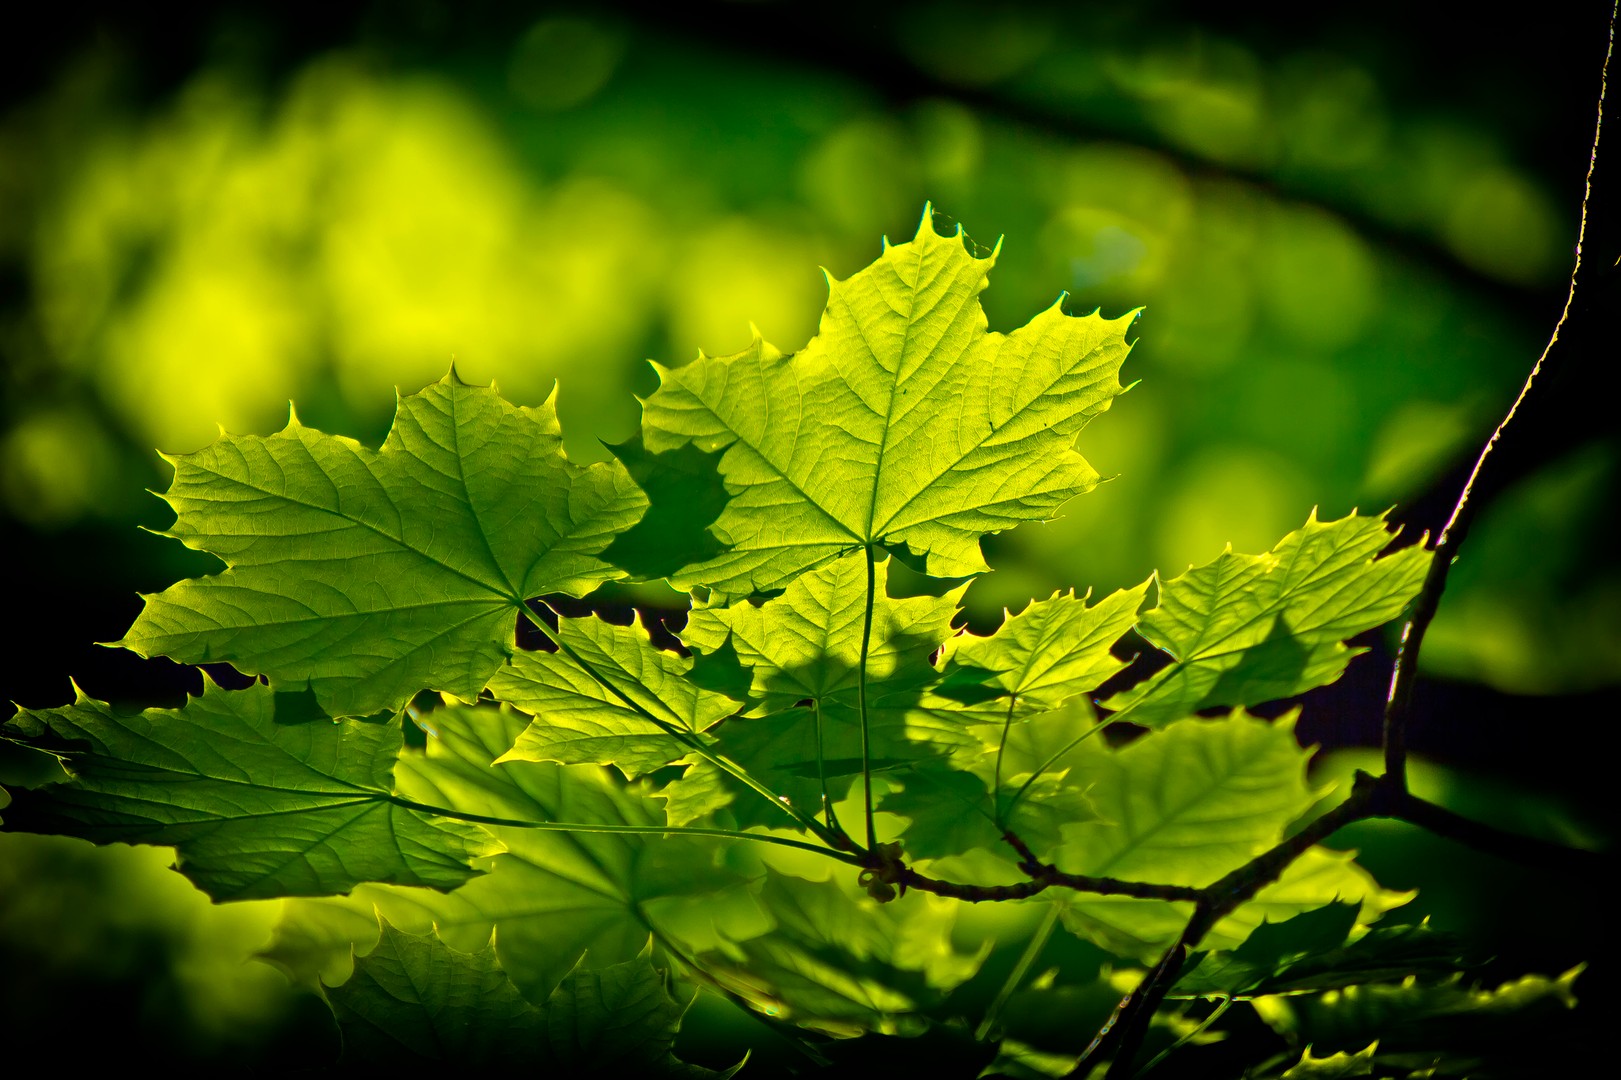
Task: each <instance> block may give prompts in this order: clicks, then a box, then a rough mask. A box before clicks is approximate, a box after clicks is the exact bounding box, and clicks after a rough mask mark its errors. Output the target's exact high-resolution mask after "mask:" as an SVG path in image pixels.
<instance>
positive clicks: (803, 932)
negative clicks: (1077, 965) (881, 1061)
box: [705, 875, 984, 1036]
mask: <svg viewBox="0 0 1621 1080" xmlns="http://www.w3.org/2000/svg"><path fill="white" fill-rule="evenodd" d="M761 899H762V901H763V902H764V903H765V905H766V907H767V910H769V911H770V912H771V914H772V917H773V919H774V921H775V927H774V929H773V931H772V933H770V934H766V935H762V936H759V937H755V938H751V939H750V940H748V941H746V942H743V943H741V944H740V945H737V946H735V947H733V948H732V949H729V950H728V952H729V953H731V954H732V957H733V958H734V959H732V960H730V961H729V960H728V959H724V958H722V957H720V956H709V957H705V962H706V965H708V966H709V967H710V970H711V972H712V974H713V975H714V976H715V977H716V978H718V979H719V980H720V981H721V983H722V984H723V985H725V986H727V988H728V989H731V990H733V991H734V992H736V993H738V994H739V995H740V996H742V997H743V998H745V999H746V1000H748V1001H749V1002H750V1003H751V1004H753V1005H754V1006H755V1007H756V1008H758V1009H760V1010H762V1011H764V1012H767V1013H769V1014H771V1015H774V1016H780V1017H783V1018H785V1019H789V1020H792V1021H793V1022H795V1023H797V1024H801V1025H804V1026H806V1027H813V1028H817V1029H820V1030H823V1031H828V1032H831V1033H833V1034H837V1035H845V1036H849V1035H856V1034H861V1033H863V1032H874V1031H875V1032H883V1033H887V1034H916V1033H918V1031H920V1030H921V1029H922V1027H923V1026H924V1023H925V1022H924V1020H923V1018H922V1017H920V1016H919V1015H917V1014H918V1012H919V1011H920V1010H921V1009H923V1008H925V1007H927V1006H929V1005H933V1004H935V1003H937V1002H938V1001H939V1000H940V999H941V998H943V997H944V996H945V994H946V992H947V991H949V990H951V989H953V988H955V987H956V986H958V985H960V984H961V983H963V982H965V981H966V980H967V979H969V978H970V977H971V976H972V975H973V974H974V972H975V971H977V970H978V969H979V965H980V963H981V962H982V961H983V960H984V953H983V952H981V953H979V954H969V953H961V952H958V951H957V950H956V949H955V948H954V947H953V946H952V943H951V924H952V922H953V917H952V909H951V905H950V904H949V903H947V902H944V901H941V900H940V899H939V898H937V897H930V896H919V897H916V898H914V899H913V900H911V901H909V902H908V904H907V905H906V906H905V908H904V909H903V910H902V909H898V906H897V905H888V906H879V905H877V904H875V903H874V902H873V901H872V900H870V899H868V898H867V897H865V896H858V895H852V893H851V892H850V891H849V890H848V888H846V887H844V886H842V885H841V884H840V883H839V882H836V881H829V880H823V881H808V880H804V879H802V878H798V877H793V876H789V875H773V876H772V877H770V878H768V879H767V880H766V883H765V887H764V890H763V893H762V897H761Z"/></svg>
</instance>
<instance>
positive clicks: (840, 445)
mask: <svg viewBox="0 0 1621 1080" xmlns="http://www.w3.org/2000/svg"><path fill="white" fill-rule="evenodd" d="M995 260H996V256H995V254H994V253H993V254H992V255H989V256H987V257H985V258H976V257H974V256H973V255H971V254H970V253H969V251H968V248H967V245H966V243H965V241H964V239H963V238H962V237H961V236H960V235H958V236H952V237H944V236H940V235H939V234H938V233H936V232H935V230H934V224H933V221H932V215H931V213H929V212H927V211H926V212H925V213H924V216H923V221H922V222H921V224H920V225H919V227H918V231H917V235H916V236H915V237H914V238H913V239H912V240H911V241H909V242H907V243H904V244H897V245H892V246H891V245H887V244H886V246H885V249H884V253H883V255H882V256H880V257H879V259H878V261H877V262H875V263H873V264H872V265H871V266H869V267H867V268H866V269H864V270H861V271H859V272H857V273H856V274H854V275H852V276H851V277H849V278H847V279H845V280H843V281H830V294H829V297H828V304H827V310H826V312H825V313H824V314H823V316H822V321H821V326H820V329H819V331H818V333H817V335H816V336H815V337H814V338H812V339H811V341H810V343H809V344H807V345H806V346H805V348H804V349H803V350H802V351H801V352H799V353H797V354H795V355H792V356H784V355H783V354H782V353H781V352H780V351H778V350H777V349H776V348H775V347H773V346H771V345H769V344H767V343H766V342H764V341H762V340H760V339H758V338H756V339H755V341H754V342H753V343H752V344H751V345H750V346H749V347H748V348H747V349H745V350H744V351H742V352H740V353H738V354H736V355H734V356H725V357H707V356H701V357H699V359H698V360H697V361H696V362H694V363H692V364H689V365H688V366H686V367H683V368H678V369H674V370H672V369H669V368H665V367H658V374H659V381H660V386H659V389H658V390H657V391H656V392H655V393H654V394H653V395H652V397H650V398H649V399H648V400H647V402H646V405H645V407H644V410H643V439H644V441H645V443H646V447H647V449H648V450H651V451H654V452H655V453H666V452H670V451H673V450H678V449H680V448H682V447H685V446H689V445H695V446H697V447H698V448H699V449H701V450H704V451H715V450H723V451H724V455H723V456H722V458H721V461H720V472H721V475H722V476H723V477H724V478H725V482H726V486H727V488H728V490H729V491H730V492H731V493H732V498H731V500H730V501H729V502H728V503H727V504H726V507H725V509H724V510H722V511H721V513H720V516H719V518H718V519H717V520H716V521H715V523H714V525H713V526H712V527H711V528H712V531H713V532H714V534H715V535H716V536H717V537H718V538H720V539H721V540H722V541H723V542H724V543H725V545H726V550H725V551H723V552H721V553H720V554H717V555H715V556H713V557H711V558H708V559H704V560H702V561H700V562H696V563H694V564H692V565H689V566H687V567H684V568H682V569H681V570H680V571H679V572H677V573H673V574H671V575H670V578H671V581H672V582H673V583H675V584H676V585H678V586H681V587H686V586H687V585H706V586H710V587H712V588H714V589H715V590H716V591H717V592H718V593H720V594H721V595H722V596H727V597H731V596H739V595H743V594H747V593H753V592H762V591H772V590H777V589H781V588H783V587H784V586H785V585H787V584H788V583H789V582H790V581H792V580H793V578H794V577H795V576H797V575H798V574H801V573H804V572H805V571H807V570H812V569H815V568H816V567H818V566H821V565H824V564H825V563H827V562H830V561H832V560H833V559H836V558H838V557H839V556H840V555H841V554H844V553H845V552H848V551H851V550H853V549H856V548H860V547H864V546H871V545H875V544H885V545H891V546H905V547H907V548H910V549H911V550H912V551H914V552H917V553H919V554H921V555H923V556H925V557H926V559H927V565H928V571H929V573H931V574H934V575H937V576H943V577H953V576H962V575H966V574H975V573H978V572H980V571H983V570H985V569H986V565H985V562H984V559H983V558H982V557H981V555H980V551H979V541H980V537H982V536H983V535H984V534H986V533H992V532H1000V531H1001V530H1003V529H1007V528H1011V527H1012V526H1014V525H1017V524H1019V523H1020V522H1022V521H1040V520H1044V519H1046V518H1048V517H1050V516H1051V515H1052V513H1053V511H1054V510H1056V509H1057V508H1058V506H1059V505H1060V504H1061V503H1063V502H1064V501H1065V500H1067V499H1069V498H1070V497H1071V496H1073V495H1077V494H1079V493H1081V492H1083V491H1086V490H1087V489H1089V488H1091V487H1092V486H1093V485H1095V484H1096V483H1097V481H1098V479H1099V478H1098V474H1097V473H1096V472H1095V471H1094V470H1093V469H1092V467H1091V466H1090V465H1088V464H1087V463H1086V461H1085V459H1084V458H1082V457H1081V456H1080V454H1078V453H1076V451H1075V450H1074V449H1073V443H1074V441H1075V436H1076V435H1077V434H1078V433H1079V432H1080V430H1081V429H1082V428H1083V427H1084V426H1085V425H1086V423H1087V422H1088V421H1089V420H1091V418H1092V417H1093V416H1095V415H1097V414H1098V413H1100V412H1102V411H1104V410H1105V409H1107V408H1108V407H1109V403H1110V402H1111V401H1112V400H1113V399H1114V398H1115V396H1116V395H1118V394H1119V393H1120V392H1121V390H1122V387H1121V385H1120V383H1119V381H1118V378H1117V376H1118V372H1119V370H1120V364H1121V362H1122V361H1123V360H1124V359H1125V356H1126V352H1127V348H1128V347H1127V345H1126V341H1125V336H1124V335H1125V331H1126V329H1127V327H1129V326H1130V324H1131V322H1132V320H1133V319H1134V318H1135V316H1134V315H1127V316H1124V317H1122V318H1120V319H1114V320H1109V319H1103V318H1100V317H1099V316H1097V315H1095V314H1094V315H1088V316H1083V317H1072V316H1068V315H1065V314H1064V313H1063V311H1061V310H1060V306H1059V304H1054V305H1053V306H1052V307H1050V308H1048V309H1047V310H1046V311H1044V312H1042V313H1041V314H1040V315H1038V316H1036V317H1035V318H1034V319H1033V320H1031V322H1030V323H1029V324H1028V325H1026V326H1025V327H1023V328H1022V329H1020V330H1016V331H1014V332H1013V333H1011V334H1007V335H1003V334H1000V333H987V332H986V321H985V315H984V312H983V311H982V310H981V308H980V306H979V299H978V297H979V292H980V290H982V289H983V288H984V287H985V285H986V283H987V278H986V275H987V274H988V273H989V271H990V269H991V266H992V265H993V264H994V262H995Z"/></svg>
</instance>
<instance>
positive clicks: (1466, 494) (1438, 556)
mask: <svg viewBox="0 0 1621 1080" xmlns="http://www.w3.org/2000/svg"><path fill="white" fill-rule="evenodd" d="M1617 6H1618V5H1615V4H1612V5H1611V8H1610V26H1609V41H1608V44H1607V45H1606V47H1605V50H1604V63H1603V65H1602V66H1601V67H1600V69H1599V94H1598V115H1597V118H1596V119H1595V120H1594V123H1593V145H1592V150H1591V152H1590V153H1589V155H1588V160H1587V178H1586V181H1585V182H1584V184H1583V187H1582V208H1581V223H1580V225H1579V227H1578V229H1577V233H1576V258H1575V264H1574V265H1573V266H1572V267H1571V271H1570V287H1569V288H1568V289H1567V290H1566V292H1565V306H1564V308H1563V309H1561V311H1560V312H1559V319H1558V321H1557V322H1555V323H1554V328H1553V333H1552V335H1550V336H1549V338H1548V343H1547V345H1545V346H1543V349H1542V355H1541V356H1539V357H1537V362H1536V363H1535V364H1533V365H1532V366H1531V373H1530V374H1529V375H1527V376H1526V379H1525V385H1524V386H1522V387H1520V393H1519V396H1518V397H1516V398H1515V399H1514V404H1513V405H1511V406H1509V410H1508V413H1507V414H1506V415H1504V417H1503V419H1502V421H1501V422H1500V423H1499V424H1498V425H1497V429H1496V430H1495V431H1493V432H1492V435H1491V438H1489V439H1487V440H1486V445H1485V446H1483V447H1481V450H1480V456H1479V457H1478V458H1476V459H1475V467H1474V469H1473V470H1472V471H1471V472H1470V474H1469V479H1468V480H1466V481H1464V485H1463V491H1462V492H1461V493H1459V495H1458V501H1457V503H1456V505H1454V506H1453V508H1452V516H1451V517H1450V518H1449V519H1448V521H1447V523H1446V525H1445V527H1443V528H1442V530H1441V535H1440V537H1439V539H1437V540H1436V542H1435V549H1434V550H1435V555H1434V561H1433V562H1431V563H1430V570H1429V573H1428V574H1427V575H1426V576H1425V578H1424V585H1423V587H1422V588H1421V589H1420V590H1419V594H1418V599H1417V600H1416V601H1415V602H1414V604H1413V613H1412V615H1411V616H1410V617H1409V618H1408V620H1407V624H1406V625H1405V626H1404V627H1402V633H1401V645H1400V647H1399V649H1398V651H1397V653H1396V664H1395V669H1394V670H1393V672H1392V673H1391V678H1390V693H1389V697H1388V698H1387V699H1386V703H1385V717H1384V750H1385V772H1386V774H1387V775H1389V776H1391V777H1393V778H1394V780H1393V782H1394V783H1396V784H1397V785H1399V786H1400V787H1402V788H1403V789H1405V788H1406V786H1407V718H1408V715H1409V713H1410V712H1411V711H1412V698H1413V683H1414V681H1415V676H1416V674H1417V670H1418V653H1419V649H1420V648H1421V647H1422V646H1423V644H1424V633H1425V631H1427V630H1428V629H1429V626H1430V622H1431V621H1432V620H1433V619H1434V618H1435V613H1436V610H1437V608H1438V607H1439V606H1440V603H1441V594H1442V592H1443V591H1444V590H1445V589H1446V584H1447V574H1448V573H1449V572H1450V571H1451V568H1452V561H1453V560H1454V559H1455V558H1457V554H1456V553H1457V550H1458V548H1459V546H1460V545H1462V543H1463V541H1464V539H1465V537H1467V536H1468V534H1469V526H1470V525H1471V524H1473V522H1474V518H1475V515H1476V513H1477V512H1478V511H1479V508H1480V503H1479V502H1476V501H1473V500H1472V499H1471V497H1470V496H1471V495H1472V494H1473V493H1474V488H1475V487H1476V485H1477V484H1481V483H1482V482H1483V481H1484V480H1486V479H1488V478H1489V477H1490V476H1491V475H1492V474H1491V472H1490V471H1489V470H1490V469H1491V466H1492V463H1493V461H1494V459H1493V457H1492V454H1493V451H1495V450H1496V449H1497V446H1498V443H1500V442H1501V441H1502V439H1503V436H1504V434H1505V433H1506V432H1507V431H1508V429H1509V425H1510V424H1511V423H1513V421H1514V418H1515V417H1516V416H1517V415H1518V414H1519V412H1520V409H1521V408H1522V407H1523V406H1525V405H1526V403H1527V401H1528V399H1529V398H1530V396H1531V393H1532V390H1533V388H1534V387H1535V386H1537V385H1538V376H1540V375H1541V374H1542V371H1543V369H1544V368H1548V369H1550V370H1553V369H1555V368H1556V367H1557V366H1559V365H1563V364H1566V363H1569V362H1570V361H1567V360H1566V359H1565V356H1566V355H1567V354H1568V353H1569V351H1570V350H1569V349H1568V348H1560V347H1559V346H1560V337H1559V334H1560V331H1562V330H1563V329H1564V328H1565V324H1566V322H1567V321H1568V320H1569V319H1570V314H1571V310H1572V308H1573V307H1574V305H1575V301H1576V295H1577V289H1578V287H1579V286H1580V285H1581V284H1582V282H1583V281H1584V280H1585V279H1584V278H1583V275H1582V245H1583V244H1584V243H1585V242H1586V240H1587V232H1588V217H1589V211H1590V209H1591V206H1592V200H1593V178H1594V175H1595V173H1596V172H1597V169H1598V151H1599V145H1600V135H1601V134H1602V133H1603V130H1604V98H1605V94H1606V93H1607V91H1608V88H1609V72H1610V57H1611V55H1612V54H1613V53H1614V51H1615V19H1616V8H1617ZM1542 382H1543V384H1546V382H1547V379H1543V380H1542ZM1498 460H1500V459H1498Z"/></svg>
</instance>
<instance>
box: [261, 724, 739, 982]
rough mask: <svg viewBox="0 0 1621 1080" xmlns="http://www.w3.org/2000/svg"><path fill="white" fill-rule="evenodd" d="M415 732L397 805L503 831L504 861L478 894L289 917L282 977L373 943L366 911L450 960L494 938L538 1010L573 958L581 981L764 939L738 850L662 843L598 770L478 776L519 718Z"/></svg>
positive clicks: (493, 769)
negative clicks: (491, 821)
mask: <svg viewBox="0 0 1621 1080" xmlns="http://www.w3.org/2000/svg"><path fill="white" fill-rule="evenodd" d="M423 723H424V725H425V726H427V727H429V728H430V729H431V732H432V735H431V737H430V739H429V742H428V752H427V753H426V754H422V755H412V756H410V757H408V758H406V759H405V760H404V761H403V763H402V767H401V769H400V775H399V782H400V786H401V790H402V792H404V793H406V794H408V795H410V796H411V797H413V798H416V799H418V800H420V801H422V802H424V803H433V804H434V805H439V806H447V807H455V808H456V809H457V810H458V811H461V812H465V813H472V814H479V815H483V816H486V817H490V818H500V819H505V820H509V821H511V822H512V823H513V824H512V825H510V826H500V825H497V826H492V831H493V832H494V833H495V835H496V836H497V837H499V839H500V840H501V841H502V843H503V844H504V845H505V847H506V851H505V852H504V853H503V854H501V855H498V856H496V857H495V858H493V859H491V860H489V861H488V862H487V863H485V864H482V865H484V866H485V867H486V868H487V869H488V871H489V872H488V873H486V874H484V875H482V876H480V877H479V878H477V879H475V880H474V881H473V882H469V885H477V886H478V887H477V888H467V887H463V888H460V889H457V890H455V891H454V892H451V893H448V894H443V895H441V894H437V893H429V892H426V891H424V890H420V889H396V888H364V889H359V890H356V892H355V894H354V895H353V896H352V897H349V898H346V899H342V900H323V901H306V902H301V903H299V904H298V905H296V906H292V907H290V908H289V914H288V917H287V920H286V925H285V926H284V927H283V928H282V930H281V932H280V933H279V940H278V942H277V944H276V946H275V947H274V948H273V950H272V956H273V957H274V958H275V959H276V960H277V961H278V962H280V963H282V964H283V965H284V966H286V967H287V968H288V969H289V970H292V971H293V972H295V973H296V974H301V975H308V974H309V973H310V972H313V971H323V970H330V969H331V966H332V965H333V964H334V963H339V962H341V960H342V958H343V957H345V956H347V953H348V947H349V943H350V941H357V942H360V943H361V945H362V948H364V947H365V946H366V945H368V944H369V942H370V941H372V940H375V938H376V926H375V916H374V915H373V910H374V909H375V910H376V911H378V912H381V913H382V915H383V916H384V917H385V918H387V919H388V921H389V922H390V923H393V924H394V925H396V926H399V927H402V928H404V929H406V930H408V931H410V932H413V933H426V932H427V931H428V930H429V929H430V928H432V927H437V928H438V930H439V932H440V934H441V935H442V936H443V937H444V938H445V940H446V941H447V942H448V943H449V944H451V945H452V946H455V947H457V948H461V949H464V950H473V949H477V948H480V947H482V945H484V944H485V943H487V942H488V941H489V940H490V937H491V935H492V934H493V935H494V936H495V947H496V955H497V957H498V959H499V961H500V964H501V967H502V969H503V970H504V971H506V973H507V975H508V977H509V978H511V979H512V981H513V982H514V983H516V984H517V986H518V988H519V989H520V990H521V991H522V992H523V993H524V995H525V996H526V997H527V998H529V999H530V1000H534V1001H539V1000H544V999H545V998H546V997H547V996H548V995H549V994H550V993H551V992H552V990H553V989H554V988H555V987H556V986H557V985H558V984H559V983H560V982H561V981H562V979H563V978H564V976H566V975H567V974H568V973H569V972H571V971H573V970H574V969H575V968H576V966H577V965H580V964H581V963H582V960H581V957H582V956H585V955H587V954H589V955H588V956H587V959H586V960H585V961H584V963H585V965H586V966H587V967H588V968H589V969H592V970H594V969H596V968H598V967H603V966H607V965H612V964H618V963H625V962H628V961H630V960H633V959H635V958H636V957H637V956H638V955H640V953H641V952H642V950H643V949H644V948H645V947H646V945H647V942H648V938H649V936H650V935H656V936H658V938H659V939H660V940H662V941H667V942H672V943H676V944H679V945H680V946H681V947H682V948H683V949H688V950H691V949H701V948H708V947H712V946H713V945H714V944H715V943H716V942H717V941H719V940H720V939H719V936H718V934H719V930H718V928H724V929H725V933H726V934H728V935H730V936H731V937H734V938H744V937H748V936H750V935H752V934H757V933H761V932H763V931H764V930H765V929H766V928H767V927H768V926H769V922H768V921H767V919H766V916H765V915H764V913H762V912H761V911H760V908H759V905H758V903H757V902H756V898H755V894H754V887H753V883H754V882H755V881H756V879H757V878H758V877H759V875H760V873H761V872H762V871H761V869H760V866H759V864H758V862H757V861H755V860H754V859H753V857H752V854H751V853H750V852H749V851H748V850H747V847H748V845H747V844H746V843H740V842H736V841H734V842H731V843H725V842H721V843H716V842H714V841H711V840H708V839H704V838H691V837H683V836H665V835H661V834H660V833H659V832H658V829H659V828H660V827H661V826H662V825H664V824H665V822H664V821H663V818H662V815H661V814H660V813H659V812H658V809H657V804H656V803H654V802H653V801H652V800H650V799H648V798H647V797H646V796H645V794H644V793H643V792H642V791H640V790H636V789H627V788H625V787H624V786H623V785H622V784H620V783H618V782H616V781H615V780H614V779H613V778H612V776H611V774H609V773H608V772H607V771H606V770H603V769H599V768H596V767H593V766H583V765H576V766H562V765H555V764H551V763H543V762H531V761H507V762H504V763H502V764H499V765H496V764H493V762H494V761H495V759H496V758H497V757H499V756H501V754H503V753H504V752H505V750H506V748H507V747H508V746H509V745H510V744H511V743H512V741H513V740H514V739H516V738H517V736H518V733H519V732H520V731H522V730H523V727H524V725H525V723H526V720H525V718H524V717H523V716H521V715H520V714H516V713H511V712H508V711H505V710H497V709H489V708H465V707H452V708H444V709H439V710H436V711H434V712H432V713H431V714H429V715H428V716H427V717H425V718H424V720H423ZM523 822H534V823H536V824H537V825H538V826H540V827H535V828H525V827H523V826H522V824H521V823H523ZM548 825H550V826H552V827H551V828H548V827H546V826H548ZM566 825H577V826H578V829H573V828H564V827H561V826H566ZM592 830H600V831H592ZM625 830H630V831H625ZM636 830H641V831H636Z"/></svg>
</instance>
